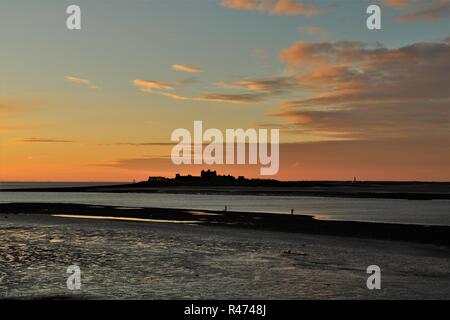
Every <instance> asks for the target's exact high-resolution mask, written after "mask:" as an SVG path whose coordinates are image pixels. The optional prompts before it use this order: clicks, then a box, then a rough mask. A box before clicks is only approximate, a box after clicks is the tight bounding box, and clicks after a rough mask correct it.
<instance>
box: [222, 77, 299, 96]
mask: <svg viewBox="0 0 450 320" xmlns="http://www.w3.org/2000/svg"><path fill="white" fill-rule="evenodd" d="M215 85H216V86H217V87H219V88H223V89H244V90H248V91H251V92H257V93H261V94H265V95H277V94H282V93H284V92H286V91H287V90H288V89H291V88H293V87H294V86H295V85H296V81H295V79H293V78H292V77H268V78H259V79H242V80H238V81H235V82H231V83H227V82H223V81H220V82H216V83H215Z"/></svg>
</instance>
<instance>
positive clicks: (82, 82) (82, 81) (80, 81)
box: [64, 76, 98, 89]
mask: <svg viewBox="0 0 450 320" xmlns="http://www.w3.org/2000/svg"><path fill="white" fill-rule="evenodd" d="M64 79H66V80H67V81H70V82H73V83H76V84H80V85H83V86H87V87H90V88H91V89H98V86H97V85H94V84H92V83H91V81H90V80H87V79H82V78H79V77H75V76H65V77H64Z"/></svg>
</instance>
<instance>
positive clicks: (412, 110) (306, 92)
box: [0, 0, 450, 181]
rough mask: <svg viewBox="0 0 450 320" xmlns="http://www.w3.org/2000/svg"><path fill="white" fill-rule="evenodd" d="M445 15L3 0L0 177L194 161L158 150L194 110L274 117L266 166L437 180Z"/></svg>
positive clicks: (251, 169) (449, 140)
mask: <svg viewBox="0 0 450 320" xmlns="http://www.w3.org/2000/svg"><path fill="white" fill-rule="evenodd" d="M71 4H77V5H79V6H80V8H81V30H68V29H67V28H66V19H67V17H68V15H67V14H66V8H67V7H68V6H69V5H71ZM369 4H377V5H379V6H380V8H381V12H382V29H381V30H368V29H367V27H366V19H367V17H368V15H367V14H366V8H367V7H368V5H369ZM449 14H450V1H449V0H380V1H364V0H345V1H333V0H328V1H325V0H315V1H314V0H310V1H299V0H217V1H216V0H183V1H181V0H164V1H163V0H130V1H119V0H96V1H85V0H84V1H75V0H72V1H62V0H58V1H56V0H54V1H50V0H41V1H22V0H14V1H13V0H2V1H1V2H0V16H1V19H0V42H1V43H2V49H1V50H0V70H1V72H0V181H132V180H133V179H136V180H145V179H146V178H147V177H148V176H156V175H163V176H169V177H172V176H174V175H175V173H176V172H180V173H182V174H188V173H191V174H198V173H199V171H200V170H201V169H203V168H209V167H207V166H203V165H182V166H175V165H173V164H172V162H171V160H170V153H171V149H172V147H173V144H172V143H171V141H170V136H171V133H172V132H173V131H174V130H175V129H177V128H187V129H189V130H193V128H192V127H193V121H194V120H202V121H203V125H204V127H205V128H218V129H220V130H225V129H227V128H244V129H247V128H256V129H260V128H270V129H273V128H279V129H280V170H279V172H278V174H277V175H275V176H271V177H270V178H276V179H282V180H352V179H353V177H357V179H359V180H409V181H411V180H423V181H450V169H449V166H448V163H450V135H449V134H450V85H449V84H450V59H449V58H450V48H449V45H450V38H449V36H450V34H449V30H450V28H449V26H450V20H449ZM210 168H213V169H217V170H218V171H219V173H221V174H233V175H245V176H248V177H260V176H259V169H260V165H217V166H210Z"/></svg>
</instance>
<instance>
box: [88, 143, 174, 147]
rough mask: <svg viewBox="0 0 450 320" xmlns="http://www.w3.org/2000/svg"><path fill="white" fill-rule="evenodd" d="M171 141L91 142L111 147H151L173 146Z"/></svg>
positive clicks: (99, 145) (97, 145) (98, 145)
mask: <svg viewBox="0 0 450 320" xmlns="http://www.w3.org/2000/svg"><path fill="white" fill-rule="evenodd" d="M174 144H175V143H173V142H113V143H97V144H93V146H96V147H111V146H119V147H120V146H130V147H152V146H173V145H174Z"/></svg>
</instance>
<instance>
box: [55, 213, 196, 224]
mask: <svg viewBox="0 0 450 320" xmlns="http://www.w3.org/2000/svg"><path fill="white" fill-rule="evenodd" d="M52 217H58V218H75V219H97V220H118V221H134V222H158V223H182V224H196V223H201V221H194V220H162V219H146V218H129V217H108V216H86V215H76V214H53V215H52Z"/></svg>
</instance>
